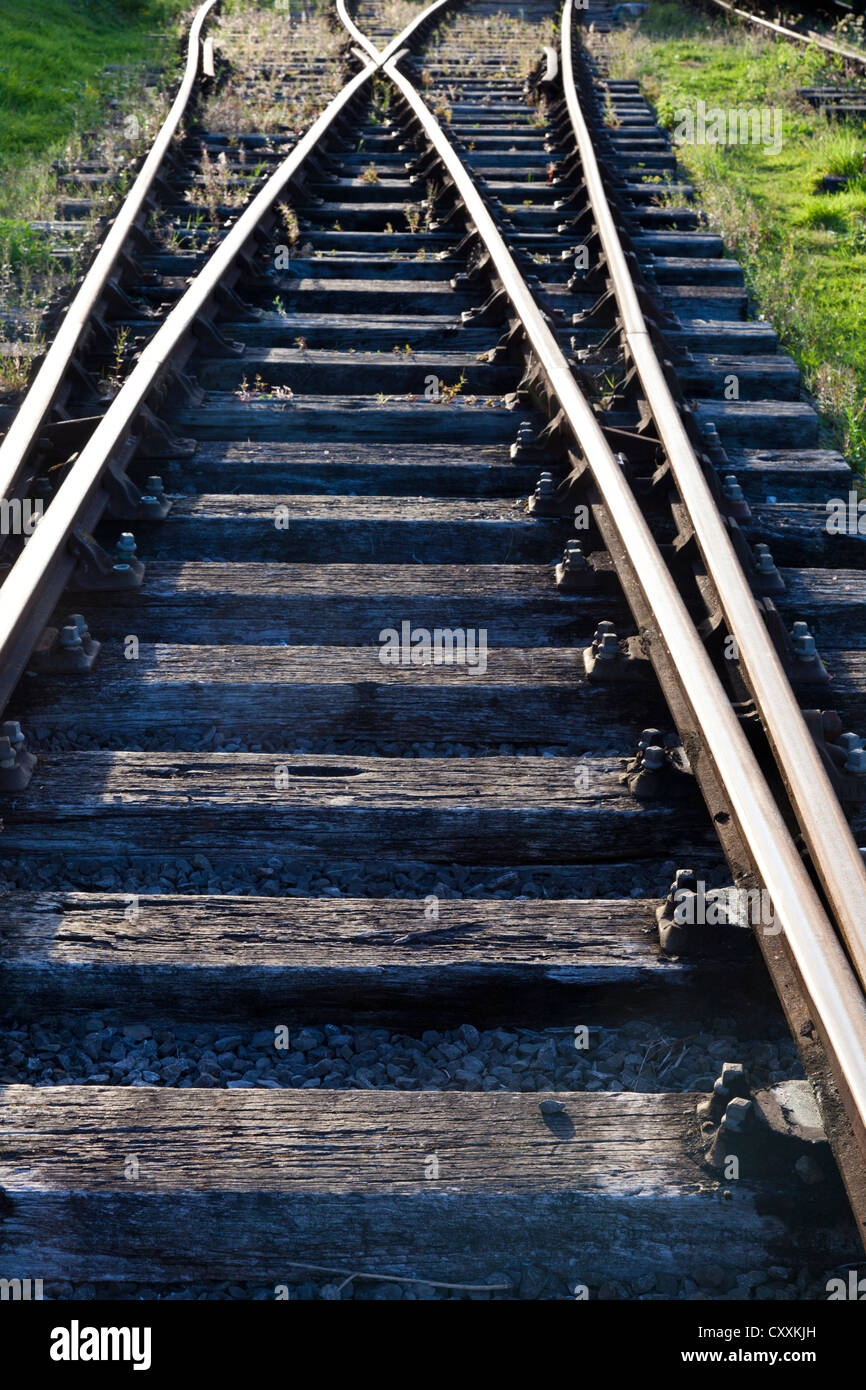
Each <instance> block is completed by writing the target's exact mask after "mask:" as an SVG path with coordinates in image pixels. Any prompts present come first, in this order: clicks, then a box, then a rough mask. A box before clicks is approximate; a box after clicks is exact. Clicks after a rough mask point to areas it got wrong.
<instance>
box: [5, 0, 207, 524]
mask: <svg viewBox="0 0 866 1390" xmlns="http://www.w3.org/2000/svg"><path fill="white" fill-rule="evenodd" d="M217 4H219V0H205V2H204V4H203V5H200V6H199V8H198V10H197V11H196V15H195V18H194V19H193V22H192V25H191V26H190V31H189V42H188V45H187V59H186V66H185V68H184V74H183V79H182V81H181V84H180V88H179V90H178V93H177V96H176V97H175V99H174V101H173V102H172V105H171V110H170V111H169V113H168V115H167V116H166V118H165V120H164V121H163V123H162V126H161V127H160V129H159V132H158V134H157V136H156V139H155V140H154V142H153V144H152V146H151V148H150V151H149V153H148V155H147V158H146V159H145V161H144V163H143V164H142V166H141V168H140V169H139V171H138V175H137V177H136V179H135V182H134V183H133V185H132V188H131V189H130V190H129V193H128V194H127V195H126V198H125V199H124V201H123V205H122V207H121V208H120V211H119V212H118V214H117V216H116V217H115V219H114V221H113V222H112V224H111V227H110V228H109V230H108V233H107V235H106V237H105V239H104V240H103V242H102V244H101V246H100V248H99V251H98V252H97V254H96V256H95V258H94V260H93V264H92V265H91V266H90V268H89V270H88V271H87V274H86V275H85V277H84V279H83V280H82V282H81V285H80V287H79V289H78V291H77V293H76V295H75V298H74V299H73V300H72V303H71V304H70V305H69V308H68V309H67V311H66V313H65V315H64V317H63V322H62V323H61V325H60V327H59V329H58V331H57V334H56V336H55V337H54V340H53V342H52V343H51V346H50V347H49V349H48V351H47V352H46V354H45V357H44V359H43V361H42V364H41V366H40V368H39V371H38V372H37V374H36V377H35V379H34V381H33V382H32V384H31V386H30V388H29V390H28V392H27V395H26V396H25V397H24V400H23V401H22V402H21V406H20V408H19V410H18V411H17V413H16V415H15V419H14V420H13V422H12V424H11V425H10V427H9V431H8V433H7V435H6V438H5V439H4V440H3V442H2V444H0V497H8V496H9V495H10V493H11V491H12V489H13V488H14V486H15V484H16V482H17V481H18V478H19V476H20V471H21V467H22V465H23V463H24V462H25V460H26V458H27V455H28V453H29V452H30V449H31V447H32V445H33V444H34V442H35V440H36V439H37V438H38V437H39V432H40V430H41V429H42V427H43V424H44V422H45V418H46V416H47V415H48V412H49V411H50V409H51V406H52V404H53V402H54V398H55V396H56V394H57V391H58V388H59V386H60V383H61V381H62V380H63V376H64V374H65V372H66V369H67V367H68V366H69V361H70V358H71V357H72V355H73V353H74V352H75V349H76V348H77V346H78V344H79V342H80V340H81V335H82V333H83V332H84V329H85V326H86V324H87V322H88V320H89V318H90V316H91V314H92V313H93V310H94V308H95V307H96V305H97V304H98V302H99V299H100V296H101V295H102V293H103V292H104V290H105V286H106V283H107V281H108V280H109V278H110V276H111V272H112V270H113V269H114V265H115V262H116V261H117V258H118V256H119V255H120V253H121V251H122V250H123V247H124V244H125V242H126V239H127V237H128V236H129V233H130V231H131V230H132V228H133V226H134V224H135V221H136V219H137V218H138V217H139V215H140V213H141V211H142V208H143V207H144V204H145V200H146V198H147V196H148V193H149V192H150V189H151V186H152V184H153V181H154V179H155V178H156V176H157V174H158V172H159V169H160V166H161V165H162V162H163V160H164V158H165V156H166V153H167V151H168V148H169V146H170V144H171V142H172V140H173V139H174V136H175V134H176V132H177V129H178V126H179V125H180V122H181V120H182V119H183V116H184V113H185V111H186V108H187V104H188V102H189V98H190V96H191V95H192V91H193V87H194V86H195V81H196V78H197V76H198V73H199V65H200V63H201V62H202V53H203V49H202V43H201V36H202V29H203V28H204V23H205V20H206V19H207V17H208V15H209V14H210V12H211V10H212V9H213V8H214V6H215V5H217Z"/></svg>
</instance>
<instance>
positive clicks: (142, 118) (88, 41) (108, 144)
mask: <svg viewBox="0 0 866 1390" xmlns="http://www.w3.org/2000/svg"><path fill="white" fill-rule="evenodd" d="M193 9H194V0H0V111H2V120H0V309H2V310H5V311H7V312H8V313H9V314H11V315H12V316H13V318H14V317H15V316H16V315H19V314H23V315H24V318H25V320H27V321H28V322H33V321H34V316H35V315H37V314H38V311H39V308H40V306H41V305H42V304H44V302H45V301H46V300H47V299H48V298H50V296H51V295H52V294H54V293H56V292H57V290H58V289H59V288H60V287H61V285H62V284H63V283H65V282H66V281H67V280H68V279H69V278H70V277H72V278H74V275H75V266H74V265H73V266H72V268H71V269H70V268H66V267H64V266H62V265H60V264H59V263H58V262H57V261H56V260H55V258H54V256H53V255H52V252H51V247H50V244H49V241H48V240H46V238H45V237H44V236H43V235H42V234H41V233H39V232H34V231H32V230H31V227H30V223H31V222H34V221H42V220H50V219H51V218H53V216H54V214H55V208H56V204H57V199H58V196H60V193H61V189H60V187H59V185H58V179H57V171H56V170H55V169H54V168H53V165H54V163H55V161H60V162H65V164H66V166H67V167H70V166H71V167H74V166H75V164H76V162H77V161H78V160H79V159H81V158H87V157H89V158H92V159H95V160H97V161H98V162H100V163H103V164H105V165H107V167H108V168H109V169H110V170H111V171H112V182H111V183H110V184H108V185H105V186H103V187H101V188H99V189H98V190H96V191H95V196H97V198H101V199H103V200H104V204H107V203H110V202H111V200H112V198H113V197H114V196H115V194H116V193H117V192H119V191H120V189H121V188H122V186H123V180H124V178H125V177H126V172H125V171H126V168H127V167H128V164H129V160H130V157H131V156H132V157H134V156H135V155H136V154H137V153H139V152H140V151H141V150H142V149H143V148H144V147H145V146H146V145H149V144H150V142H151V140H152V139H153V136H154V134H155V129H156V125H157V124H158V122H159V120H160V119H161V112H162V109H163V106H162V103H163V101H164V98H163V97H162V96H157V95H155V93H154V91H153V89H148V88H146V87H145V85H144V82H143V77H144V70H145V65H148V66H154V65H159V66H160V67H161V68H162V69H163V71H166V72H167V74H168V76H169V78H171V77H172V76H173V75H174V72H175V71H176V65H177V58H178V56H179V52H180V50H179V49H178V47H177V45H176V44H175V43H174V42H173V40H174V38H175V36H176V35H177V33H178V24H177V21H178V20H179V19H181V18H182V17H184V16H185V15H187V14H189V13H191V12H192V10H193ZM112 66H114V67H115V68H118V67H119V68H120V69H121V70H120V71H117V70H116V71H114V72H109V71H107V69H108V68H109V67H112ZM128 115H129V116H132V115H134V116H135V117H136V120H135V122H133V123H132V125H131V126H129V127H127V126H125V124H124V119H125V117H126V116H128ZM90 130H93V131H95V132H96V134H95V137H94V139H93V140H92V141H89V140H87V139H86V132H88V131H90ZM65 191H66V192H67V193H68V194H69V195H70V196H75V190H74V189H72V188H68V189H66V190H65ZM98 210H99V209H97V211H98ZM28 336H29V330H28ZM19 375H20V373H19V372H18V369H17V368H16V367H15V363H14V359H13V358H11V357H10V356H9V355H8V354H6V355H3V356H0V390H3V389H4V388H10V387H11V388H15V387H17V386H18V384H19V381H18V376H19Z"/></svg>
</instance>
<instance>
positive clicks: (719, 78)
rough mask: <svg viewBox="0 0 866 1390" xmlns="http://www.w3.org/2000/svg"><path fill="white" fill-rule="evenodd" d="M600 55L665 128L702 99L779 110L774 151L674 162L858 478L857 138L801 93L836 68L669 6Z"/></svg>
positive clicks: (695, 148)
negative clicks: (842, 186) (837, 183)
mask: <svg viewBox="0 0 866 1390" xmlns="http://www.w3.org/2000/svg"><path fill="white" fill-rule="evenodd" d="M608 52H609V61H610V71H611V75H612V76H623V77H625V76H627V77H631V78H637V79H639V80H640V82H641V85H642V87H643V89H644V91H645V92H646V94H647V96H648V97H649V99H650V100H651V101H653V102H654V103H655V104H656V109H657V111H658V116H659V120H660V123H661V124H663V125H666V126H668V127H669V128H671V129H674V128H675V126H676V124H677V119H676V112H677V110H678V109H691V110H694V108H695V104H696V102H697V101H698V99H700V100H702V101H704V102H705V103H706V106H707V108H711V107H721V108H723V109H725V110H727V109H729V108H732V107H747V108H748V107H754V106H758V107H762V106H769V107H774V108H775V107H778V108H779V109H780V111H781V113H782V117H781V119H782V146H781V149H780V150H779V151H778V152H776V153H773V152H772V150H771V149H769V148H767V147H764V146H762V145H753V144H734V145H689V144H684V145H680V146H679V149H678V158H679V160H680V163H681V165H682V166H683V168H684V170H685V171H686V173H687V174H688V176H689V178H690V179H691V180H692V181H693V182H694V183H695V185H696V188H697V190H698V197H699V200H700V203H701V205H702V206H703V208H704V210H705V212H706V213H707V216H708V219H709V221H710V223H711V225H712V226H714V227H715V228H716V229H717V230H718V231H719V232H720V233H721V234H722V235H723V236H724V238H725V241H726V244H727V245H728V246H729V248H730V249H731V251H732V252H733V253H734V254H735V255H736V256H737V257H738V259H739V260H740V261H741V263H742V265H743V268H744V271H745V274H746V278H747V283H748V286H749V289H750V291H751V293H752V295H753V297H754V299H755V301H756V303H757V305H758V306H759V309H760V311H761V312H762V314H763V316H764V317H766V318H767V319H768V320H770V321H771V322H772V323H773V324H774V326H775V327H776V329H777V331H778V332H779V334H780V338H781V341H782V343H783V345H784V346H785V347H786V348H787V349H788V351H790V352H791V353H792V355H793V356H794V357H795V358H796V360H797V361H798V363H799V364H800V367H801V369H802V370H803V373H804V377H805V381H806V385H807V387H808V389H809V390H810V391H811V392H812V394H813V395H814V397H815V399H816V401H817V403H818V405H819V407H820V408H821V410H822V414H823V416H824V418H825V421H826V422H827V423H828V424H829V425H830V426H831V428H832V429H833V430H834V432H835V434H836V437H837V438H838V439H839V441H840V442H841V443H842V444H843V446H844V447H845V448H846V450H847V453H848V457H849V459H850V460H851V462H852V463H853V464H855V465H856V466H858V467H859V468H860V469H861V470H866V401H864V398H866V293H864V289H863V286H864V281H866V129H864V128H863V127H858V126H851V127H846V126H839V125H833V124H831V123H829V122H828V121H827V120H826V119H825V118H824V117H823V116H821V115H820V114H818V113H817V112H815V111H814V110H812V109H811V108H810V107H808V106H807V105H806V104H805V103H804V102H803V101H802V100H801V98H800V97H799V96H798V91H797V89H798V88H799V87H801V86H810V85H817V84H819V83H826V82H830V81H834V80H837V79H838V78H839V77H840V70H839V68H838V67H837V65H836V63H835V60H827V59H825V58H823V57H821V56H820V55H819V54H818V53H817V52H813V51H810V50H800V49H799V48H798V47H795V46H794V45H791V44H788V43H785V42H783V41H775V40H767V39H764V38H763V37H761V36H758V35H754V34H752V33H751V32H750V31H748V30H745V29H743V28H739V27H728V26H726V25H725V24H723V23H722V24H719V23H714V22H711V21H709V20H708V19H707V18H706V17H704V16H702V15H700V14H697V13H695V12H689V11H688V10H683V9H681V8H680V7H679V6H678V5H672V4H669V3H653V4H651V7H650V11H649V13H648V14H647V15H646V16H645V17H644V19H643V20H640V21H638V23H637V24H635V25H631V26H629V28H628V29H627V30H626V31H624V32H620V33H618V34H614V35H612V36H611V39H610V41H609V49H608ZM662 93H663V94H664V95H663V96H662ZM827 174H841V175H843V176H845V177H847V178H848V179H849V184H848V187H847V189H846V190H845V191H844V192H840V193H826V192H823V191H822V190H821V180H822V179H823V177H824V176H825V175H827Z"/></svg>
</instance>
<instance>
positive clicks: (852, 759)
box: [845, 748, 866, 777]
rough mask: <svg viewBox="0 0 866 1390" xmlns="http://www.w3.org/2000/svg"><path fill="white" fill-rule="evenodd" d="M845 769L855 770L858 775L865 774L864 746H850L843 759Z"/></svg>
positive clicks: (848, 770)
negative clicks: (849, 750)
mask: <svg viewBox="0 0 866 1390" xmlns="http://www.w3.org/2000/svg"><path fill="white" fill-rule="evenodd" d="M845 771H846V772H855V773H856V774H857V775H858V776H859V777H862V776H864V774H866V748H852V749H851V752H850V753H849V754H848V756H847V758H846V759H845Z"/></svg>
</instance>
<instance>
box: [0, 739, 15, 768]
mask: <svg viewBox="0 0 866 1390" xmlns="http://www.w3.org/2000/svg"><path fill="white" fill-rule="evenodd" d="M14 766H15V753H14V752H13V749H12V744H11V743H10V742H9V740H8V738H0V767H14Z"/></svg>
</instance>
